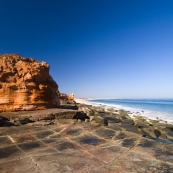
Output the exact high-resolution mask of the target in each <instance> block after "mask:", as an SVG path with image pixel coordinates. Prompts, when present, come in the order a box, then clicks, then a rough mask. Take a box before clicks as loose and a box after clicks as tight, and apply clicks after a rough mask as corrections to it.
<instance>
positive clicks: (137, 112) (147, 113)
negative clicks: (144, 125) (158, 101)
mask: <svg viewBox="0 0 173 173" xmlns="http://www.w3.org/2000/svg"><path fill="white" fill-rule="evenodd" d="M92 100H97V99H75V101H76V102H77V103H82V104H86V105H95V106H105V107H108V108H113V109H115V110H121V109H122V110H125V111H129V112H130V113H131V118H133V116H142V117H144V118H147V119H151V120H160V121H165V122H167V123H169V124H173V120H170V119H167V118H162V117H160V115H159V114H161V113H164V112H159V111H152V110H146V109H140V108H132V107H126V106H120V105H111V104H106V103H99V102H97V103H96V102H92ZM154 113H155V114H157V115H158V116H157V117H156V116H152V115H153V114H154Z"/></svg>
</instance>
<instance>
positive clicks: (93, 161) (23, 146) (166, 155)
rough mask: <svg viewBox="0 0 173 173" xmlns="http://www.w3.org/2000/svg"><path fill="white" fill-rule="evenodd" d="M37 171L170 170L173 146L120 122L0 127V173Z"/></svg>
mask: <svg viewBox="0 0 173 173" xmlns="http://www.w3.org/2000/svg"><path fill="white" fill-rule="evenodd" d="M74 111H75V110H74ZM15 114H17V113H15ZM39 172H40V173H59V172H63V173H64V172H65V173H66V172H67V173H71V172H74V173H136V172H137V173H138V172H139V173H172V172H173V144H168V143H163V142H159V141H156V140H152V139H149V138H146V137H142V135H141V134H140V133H138V132H135V131H130V130H129V129H128V127H126V126H121V124H118V123H114V124H112V125H111V126H100V125H98V124H96V123H91V122H85V121H76V123H75V124H70V123H64V122H63V123H62V122H61V123H60V122H59V123H57V124H53V125H46V126H28V125H27V124H26V125H21V126H9V127H0V173H39Z"/></svg>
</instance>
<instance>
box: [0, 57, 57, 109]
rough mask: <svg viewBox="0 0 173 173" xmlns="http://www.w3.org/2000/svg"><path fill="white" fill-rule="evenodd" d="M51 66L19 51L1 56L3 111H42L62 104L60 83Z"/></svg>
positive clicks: (0, 106)
mask: <svg viewBox="0 0 173 173" xmlns="http://www.w3.org/2000/svg"><path fill="white" fill-rule="evenodd" d="M49 68H50V67H49V65H48V64H47V63H46V62H43V61H42V62H39V61H36V60H35V59H34V58H23V57H21V56H19V55H17V54H1V55H0V112H6V111H8V112H9V111H19V110H39V109H46V108H52V107H57V106H58V105H59V97H58V93H59V91H58V85H57V84H56V82H55V81H54V80H53V78H52V77H51V76H50V75H49Z"/></svg>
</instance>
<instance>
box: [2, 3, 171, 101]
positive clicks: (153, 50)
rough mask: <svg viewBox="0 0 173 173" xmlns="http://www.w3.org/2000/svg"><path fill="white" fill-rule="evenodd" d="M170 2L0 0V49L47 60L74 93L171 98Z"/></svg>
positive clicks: (63, 87) (62, 86) (61, 85)
mask: <svg viewBox="0 0 173 173" xmlns="http://www.w3.org/2000/svg"><path fill="white" fill-rule="evenodd" d="M172 9H173V1H172V0H82V1H81V0H57V1H55V0H25V1H24V0H15V1H14V0H1V2H0V53H1V54H3V53H18V54H20V55H21V56H24V57H34V58H35V59H37V60H40V61H42V60H43V61H46V62H48V63H49V64H50V66H51V70H50V73H51V75H52V76H53V78H54V79H55V81H56V82H57V84H58V85H59V89H60V91H61V92H64V93H67V94H70V93H71V92H74V94H75V96H76V97H97V98H98V97H99V98H173V77H172V74H173V10H172Z"/></svg>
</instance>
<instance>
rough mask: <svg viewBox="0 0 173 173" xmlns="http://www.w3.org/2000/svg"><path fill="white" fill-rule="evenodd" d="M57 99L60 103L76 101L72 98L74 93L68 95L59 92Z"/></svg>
mask: <svg viewBox="0 0 173 173" xmlns="http://www.w3.org/2000/svg"><path fill="white" fill-rule="evenodd" d="M59 99H60V103H61V104H74V103H76V102H75V100H74V94H73V93H72V94H70V95H69V96H68V95H67V94H64V93H59Z"/></svg>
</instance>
